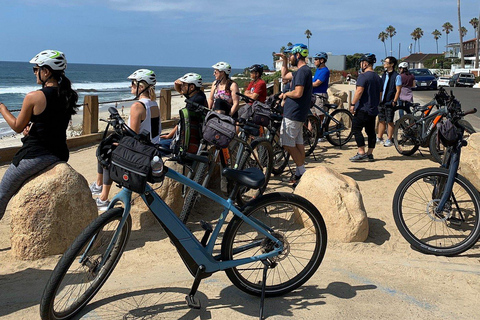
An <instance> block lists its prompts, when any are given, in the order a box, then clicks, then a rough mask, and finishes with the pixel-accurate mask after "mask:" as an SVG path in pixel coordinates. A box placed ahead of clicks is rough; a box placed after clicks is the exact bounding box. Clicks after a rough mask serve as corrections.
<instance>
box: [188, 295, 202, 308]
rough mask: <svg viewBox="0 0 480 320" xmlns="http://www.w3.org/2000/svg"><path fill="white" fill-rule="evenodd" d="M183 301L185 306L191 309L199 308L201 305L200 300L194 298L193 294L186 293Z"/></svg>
mask: <svg viewBox="0 0 480 320" xmlns="http://www.w3.org/2000/svg"><path fill="white" fill-rule="evenodd" d="M185 301H187V306H188V307H189V308H192V309H200V308H201V307H202V305H201V303H200V300H198V299H195V297H194V296H192V295H188V296H186V297H185Z"/></svg>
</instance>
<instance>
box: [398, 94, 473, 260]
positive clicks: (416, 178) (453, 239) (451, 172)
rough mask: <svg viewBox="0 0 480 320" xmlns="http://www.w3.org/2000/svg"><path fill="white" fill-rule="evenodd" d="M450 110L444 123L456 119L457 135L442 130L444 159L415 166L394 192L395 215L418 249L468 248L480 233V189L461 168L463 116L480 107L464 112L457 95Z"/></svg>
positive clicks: (450, 250) (446, 251)
mask: <svg viewBox="0 0 480 320" xmlns="http://www.w3.org/2000/svg"><path fill="white" fill-rule="evenodd" d="M446 110H447V111H448V112H447V114H446V118H447V120H446V122H445V124H444V125H445V128H448V124H447V122H450V123H451V124H452V125H451V126H450V132H451V133H452V134H451V135H450V136H452V137H453V138H452V137H450V138H448V135H445V134H444V133H442V132H441V131H439V133H438V134H439V135H440V138H441V141H442V143H443V144H444V145H445V146H446V148H447V149H446V152H445V157H444V159H443V164H442V166H441V167H440V168H426V169H421V170H418V171H416V172H413V173H412V174H410V175H409V176H408V177H406V178H405V179H404V180H403V181H402V182H401V183H400V185H399V186H398V188H397V190H396V192H395V196H394V198H393V217H394V219H395V224H396V225H397V228H398V230H399V231H400V233H401V234H402V236H403V237H404V238H405V239H406V240H407V241H408V242H409V243H410V244H411V245H412V247H413V248H415V249H416V250H418V251H420V252H423V253H427V254H434V255H444V256H452V255H456V254H459V253H462V252H464V251H466V250H468V249H469V248H471V247H472V246H473V245H474V244H475V243H476V242H477V241H478V239H479V238H480V220H479V216H478V214H479V210H480V194H479V192H478V191H477V189H476V188H475V187H474V186H473V184H472V183H471V182H470V181H468V179H467V178H465V177H463V176H462V175H460V174H458V173H457V170H458V166H459V162H460V154H461V149H462V147H464V146H466V145H467V141H465V140H464V139H463V134H464V131H465V130H466V128H465V127H463V126H462V124H461V122H460V119H461V118H462V117H463V116H465V115H467V114H470V113H475V112H476V111H477V110H476V109H473V110H471V111H468V112H462V110H461V108H460V103H458V101H457V100H451V101H450V102H449V103H448V106H447V107H446ZM451 130H455V131H453V132H452V131H451Z"/></svg>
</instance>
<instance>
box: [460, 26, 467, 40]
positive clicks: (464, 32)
mask: <svg viewBox="0 0 480 320" xmlns="http://www.w3.org/2000/svg"><path fill="white" fill-rule="evenodd" d="M460 32H461V33H462V38H465V36H466V35H467V33H468V30H467V28H465V27H461V28H460Z"/></svg>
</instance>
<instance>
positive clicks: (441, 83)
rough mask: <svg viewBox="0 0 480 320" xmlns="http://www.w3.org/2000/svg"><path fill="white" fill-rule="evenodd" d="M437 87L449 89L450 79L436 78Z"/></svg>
mask: <svg viewBox="0 0 480 320" xmlns="http://www.w3.org/2000/svg"><path fill="white" fill-rule="evenodd" d="M437 86H438V87H450V77H438V79H437Z"/></svg>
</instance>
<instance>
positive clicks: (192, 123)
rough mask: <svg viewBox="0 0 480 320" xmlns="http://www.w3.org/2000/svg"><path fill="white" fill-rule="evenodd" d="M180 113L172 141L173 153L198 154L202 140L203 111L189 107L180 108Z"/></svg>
mask: <svg viewBox="0 0 480 320" xmlns="http://www.w3.org/2000/svg"><path fill="white" fill-rule="evenodd" d="M179 113H180V121H179V122H178V128H177V131H176V132H175V136H174V138H173V141H172V150H173V153H174V154H180V153H185V152H188V153H193V154H196V153H197V151H198V148H199V147H200V141H201V140H202V124H203V120H204V116H203V113H202V112H197V111H195V110H191V109H189V108H183V109H180V111H179Z"/></svg>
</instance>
